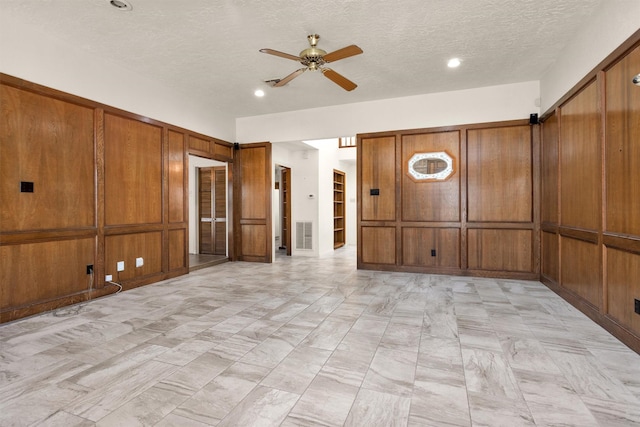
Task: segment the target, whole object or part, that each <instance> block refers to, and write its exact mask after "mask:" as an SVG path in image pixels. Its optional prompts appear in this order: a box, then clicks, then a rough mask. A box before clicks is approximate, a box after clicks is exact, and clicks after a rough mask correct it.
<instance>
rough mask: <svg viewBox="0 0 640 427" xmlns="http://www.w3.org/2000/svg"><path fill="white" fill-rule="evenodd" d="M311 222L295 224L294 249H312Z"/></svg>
mask: <svg viewBox="0 0 640 427" xmlns="http://www.w3.org/2000/svg"><path fill="white" fill-rule="evenodd" d="M312 241H313V222H309V221H308V222H296V249H307V250H311V249H313V246H312V244H311V243H312Z"/></svg>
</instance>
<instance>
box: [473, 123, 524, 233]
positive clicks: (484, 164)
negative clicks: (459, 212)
mask: <svg viewBox="0 0 640 427" xmlns="http://www.w3.org/2000/svg"><path fill="white" fill-rule="evenodd" d="M467 144H468V145H467V147H468V148H467V152H468V165H467V171H468V172H467V173H468V178H467V181H468V201H469V202H468V207H467V209H468V219H469V221H498V222H505V221H506V222H532V221H533V159H532V146H531V144H532V141H531V127H530V126H528V125H525V126H511V127H496V128H487V129H472V130H469V131H468V132H467Z"/></svg>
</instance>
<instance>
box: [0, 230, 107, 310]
mask: <svg viewBox="0 0 640 427" xmlns="http://www.w3.org/2000/svg"><path fill="white" fill-rule="evenodd" d="M94 263H95V238H87V239H77V240H59V241H53V242H44V243H28V244H22V245H7V246H0V284H2V286H0V310H3V311H4V310H6V309H8V308H14V309H15V308H17V307H21V306H25V305H30V304H35V303H37V302H42V301H47V300H53V299H56V298H60V297H63V296H65V295H71V294H75V293H78V292H85V291H88V290H89V288H90V286H91V283H90V278H91V276H90V275H88V274H87V265H90V264H91V265H94Z"/></svg>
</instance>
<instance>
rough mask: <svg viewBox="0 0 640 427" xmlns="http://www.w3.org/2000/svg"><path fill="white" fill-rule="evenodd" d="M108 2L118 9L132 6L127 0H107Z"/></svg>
mask: <svg viewBox="0 0 640 427" xmlns="http://www.w3.org/2000/svg"><path fill="white" fill-rule="evenodd" d="M107 1H108V2H109V4H110V5H111V6H113V7H115V8H116V9H118V10H132V9H133V6H131V3H129V2H128V1H127V0H107Z"/></svg>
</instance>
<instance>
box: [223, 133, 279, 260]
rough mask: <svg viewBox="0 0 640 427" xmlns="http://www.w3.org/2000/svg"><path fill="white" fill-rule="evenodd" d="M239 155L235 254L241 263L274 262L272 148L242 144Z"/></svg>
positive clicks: (235, 191) (235, 164) (236, 177)
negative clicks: (272, 237)
mask: <svg viewBox="0 0 640 427" xmlns="http://www.w3.org/2000/svg"><path fill="white" fill-rule="evenodd" d="M235 153H236V154H237V157H236V158H235V159H234V167H235V168H236V172H237V173H236V174H234V177H235V179H234V180H233V184H234V187H233V188H234V200H235V203H236V206H234V209H233V211H234V212H237V213H238V215H237V216H236V217H235V218H234V232H235V242H234V243H235V246H234V252H235V254H236V255H237V259H238V260H239V261H254V262H271V259H272V253H271V252H272V240H271V207H272V206H271V192H272V190H271V177H272V174H273V171H272V169H271V144H270V143H268V142H265V143H254V144H241V145H240V147H239V149H238V150H236V151H235Z"/></svg>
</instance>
